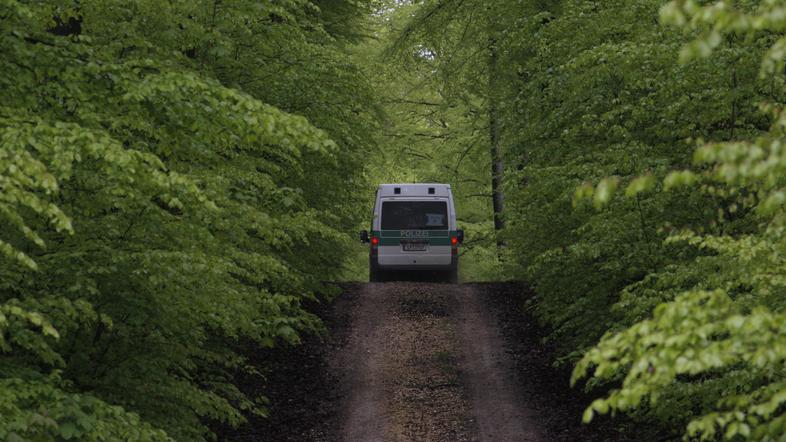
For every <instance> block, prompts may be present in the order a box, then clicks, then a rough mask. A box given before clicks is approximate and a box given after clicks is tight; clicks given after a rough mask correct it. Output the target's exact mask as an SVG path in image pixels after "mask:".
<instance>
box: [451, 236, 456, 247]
mask: <svg viewBox="0 0 786 442" xmlns="http://www.w3.org/2000/svg"><path fill="white" fill-rule="evenodd" d="M450 244H451V245H453V246H455V245H458V238H456V237H455V236H454V237H451V238H450Z"/></svg>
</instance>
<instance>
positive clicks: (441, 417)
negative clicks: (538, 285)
mask: <svg viewBox="0 0 786 442" xmlns="http://www.w3.org/2000/svg"><path fill="white" fill-rule="evenodd" d="M478 291H479V288H478V287H476V286H456V285H447V284H425V283H404V282H397V283H385V284H366V285H364V286H362V288H361V290H360V293H359V296H358V297H357V298H355V302H354V303H353V305H351V306H348V307H349V308H350V309H351V312H348V314H349V317H350V318H351V324H350V325H349V327H350V331H349V337H348V339H347V341H346V344H345V346H344V348H343V349H341V351H339V352H337V353H336V357H335V359H334V362H333V363H332V364H330V365H331V366H332V367H334V369H335V370H337V371H338V372H341V373H342V375H341V376H339V379H341V391H343V392H344V393H345V394H343V395H342V397H343V398H344V399H343V405H342V407H341V409H342V410H343V413H342V414H341V416H342V418H341V419H340V420H341V426H340V427H341V436H342V439H343V440H346V441H538V440H545V439H544V438H543V437H542V436H541V435H540V431H539V429H538V423H537V421H536V420H535V418H534V417H533V416H534V415H535V413H534V411H533V410H531V409H529V408H527V406H526V403H525V401H526V398H525V397H521V396H520V395H519V394H518V392H519V388H518V386H517V385H516V382H515V374H514V373H513V371H512V363H511V361H510V360H509V359H508V357H507V355H506V353H505V351H504V346H503V339H502V337H501V334H500V331H499V327H498V324H497V322H496V319H495V318H494V316H493V315H492V314H491V313H490V312H489V311H487V309H486V308H485V306H484V305H483V303H482V302H480V300H479V294H478Z"/></svg>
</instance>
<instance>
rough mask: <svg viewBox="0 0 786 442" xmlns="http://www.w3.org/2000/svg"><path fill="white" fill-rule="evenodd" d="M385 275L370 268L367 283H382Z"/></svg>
mask: <svg viewBox="0 0 786 442" xmlns="http://www.w3.org/2000/svg"><path fill="white" fill-rule="evenodd" d="M384 281H385V274H384V273H383V272H382V271H381V270H379V269H375V268H373V267H371V268H370V269H368V282H384Z"/></svg>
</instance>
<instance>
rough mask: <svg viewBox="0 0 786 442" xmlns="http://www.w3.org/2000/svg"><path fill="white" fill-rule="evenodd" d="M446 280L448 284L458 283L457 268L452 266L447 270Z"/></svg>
mask: <svg viewBox="0 0 786 442" xmlns="http://www.w3.org/2000/svg"><path fill="white" fill-rule="evenodd" d="M447 280H448V283H449V284H458V269H457V268H454V269H451V270H450V271H448V275H447Z"/></svg>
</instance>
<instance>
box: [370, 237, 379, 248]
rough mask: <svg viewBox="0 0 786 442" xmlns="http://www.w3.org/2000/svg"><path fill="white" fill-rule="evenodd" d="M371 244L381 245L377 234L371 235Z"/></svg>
mask: <svg viewBox="0 0 786 442" xmlns="http://www.w3.org/2000/svg"><path fill="white" fill-rule="evenodd" d="M371 245H372V246H378V245H379V238H377V237H376V236H372V237H371Z"/></svg>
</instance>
